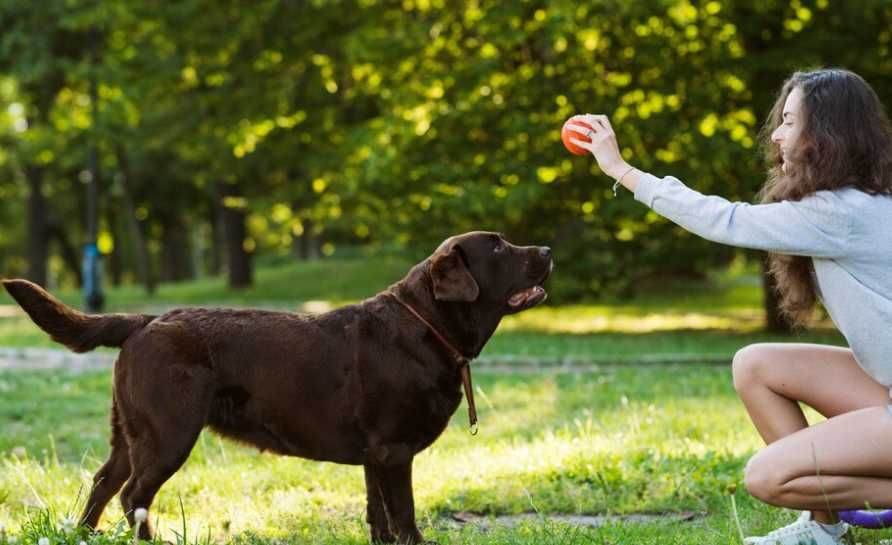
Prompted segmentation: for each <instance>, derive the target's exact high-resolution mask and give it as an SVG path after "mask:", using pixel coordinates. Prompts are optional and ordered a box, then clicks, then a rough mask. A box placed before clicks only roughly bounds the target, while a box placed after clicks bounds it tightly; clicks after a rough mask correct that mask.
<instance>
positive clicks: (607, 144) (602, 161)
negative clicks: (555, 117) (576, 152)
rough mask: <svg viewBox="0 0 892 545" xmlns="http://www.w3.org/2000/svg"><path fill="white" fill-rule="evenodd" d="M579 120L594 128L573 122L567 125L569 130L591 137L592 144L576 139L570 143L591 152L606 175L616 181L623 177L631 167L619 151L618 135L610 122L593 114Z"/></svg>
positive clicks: (572, 138)
mask: <svg viewBox="0 0 892 545" xmlns="http://www.w3.org/2000/svg"><path fill="white" fill-rule="evenodd" d="M579 118H580V121H584V122H586V123H588V124H589V125H591V127H592V128H591V129H589V128H588V127H586V126H584V125H578V124H576V123H573V122H572V121H571V122H570V123H568V124H567V128H568V129H570V130H572V131H573V132H576V133H579V134H582V135H585V136H587V137H589V138H590V139H591V142H586V141H585V140H580V139H579V138H574V137H571V138H570V141H571V142H573V143H574V144H576V145H577V146H579V147H580V148H584V149H587V150H589V151H590V152H591V153H592V155H594V156H595V160H596V161H598V166H599V167H601V170H602V171H604V174H606V175H608V176H610V177H611V178H614V179H616V178H617V177H619V176H621V175H622V174H623V172H624V171H626V170H627V169H628V168H629V165H628V163H626V161H625V159H623V156H622V154H621V153H620V151H619V144H617V143H616V134H615V133H614V132H613V127H611V126H610V120H609V119H607V116H606V115H592V114H585V115H582V116H579Z"/></svg>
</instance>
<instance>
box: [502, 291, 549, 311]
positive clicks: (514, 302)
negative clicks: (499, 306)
mask: <svg viewBox="0 0 892 545" xmlns="http://www.w3.org/2000/svg"><path fill="white" fill-rule="evenodd" d="M542 291H544V290H543V289H542V286H533V287H532V288H528V289H525V290H523V291H519V292H517V293H515V294H514V295H512V296H511V297H510V298H509V299H508V304H509V305H510V306H512V307H520V306H523V305H524V303H526V302H527V301H529V300H530V299H532V298H533V297H535V296H536V295H538V294H539V293H541V292H542Z"/></svg>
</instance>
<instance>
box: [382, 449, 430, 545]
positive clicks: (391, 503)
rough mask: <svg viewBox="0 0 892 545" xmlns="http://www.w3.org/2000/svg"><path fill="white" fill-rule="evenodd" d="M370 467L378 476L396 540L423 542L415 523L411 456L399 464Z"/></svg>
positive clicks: (414, 544)
mask: <svg viewBox="0 0 892 545" xmlns="http://www.w3.org/2000/svg"><path fill="white" fill-rule="evenodd" d="M372 469H373V471H374V473H375V475H376V476H377V478H378V483H379V485H380V487H381V492H382V495H383V497H384V507H385V509H386V510H387V515H388V518H389V519H390V529H391V530H392V531H393V533H395V534H396V538H397V541H398V542H399V543H402V544H406V545H416V544H419V543H423V542H424V538H423V537H422V536H421V532H419V531H418V527H417V526H416V525H415V498H414V496H413V495H412V460H411V458H410V459H409V461H408V462H404V463H402V464H399V465H392V466H373V467H372Z"/></svg>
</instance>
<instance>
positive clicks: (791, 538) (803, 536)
mask: <svg viewBox="0 0 892 545" xmlns="http://www.w3.org/2000/svg"><path fill="white" fill-rule="evenodd" d="M837 527H838V528H839V531H838V532H834V533H833V534H831V533H830V532H828V531H827V530H825V529H824V528H823V527H822V526H821V525H820V524H818V523H817V522H815V521H814V520H812V518H811V511H803V513H802V514H801V515H799V518H798V519H796V522H794V523H792V524H788V525H787V526H784V527H783V528H778V529H777V530H775V531H773V532H771V533H770V534H768V535H765V536H762V537H748V538H746V539H744V540H743V542H744V543H745V544H747V545H806V544H809V545H842V544H844V543H845V542H844V541H843V539H842V536H844V535H845V533H846V532H847V531H848V529H849V525H848V524H846V523H845V522H841V523H839V525H838V526H837Z"/></svg>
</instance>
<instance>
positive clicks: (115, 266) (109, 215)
mask: <svg viewBox="0 0 892 545" xmlns="http://www.w3.org/2000/svg"><path fill="white" fill-rule="evenodd" d="M105 220H106V222H107V223H108V229H109V231H111V235H112V240H113V241H114V246H113V247H112V251H111V253H110V254H108V269H109V274H110V276H111V283H112V285H113V286H120V285H121V276H123V274H124V271H123V265H122V262H121V253H122V252H123V248H122V247H121V238H120V237H119V236H118V213H117V211H116V210H115V207H113V206H109V207H106V209H105Z"/></svg>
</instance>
